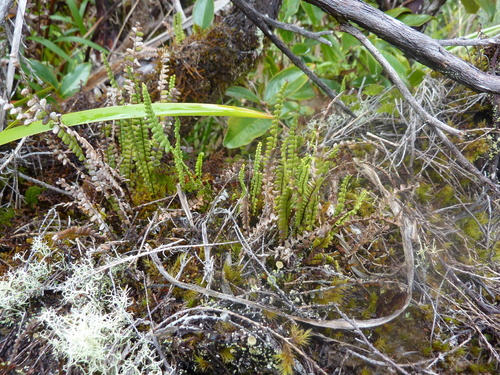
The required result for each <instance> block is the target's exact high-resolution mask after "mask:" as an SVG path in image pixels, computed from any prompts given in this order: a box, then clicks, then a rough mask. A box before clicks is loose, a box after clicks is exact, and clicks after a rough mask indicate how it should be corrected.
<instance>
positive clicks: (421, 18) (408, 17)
mask: <svg viewBox="0 0 500 375" xmlns="http://www.w3.org/2000/svg"><path fill="white" fill-rule="evenodd" d="M433 18H434V17H432V16H430V15H428V14H403V15H402V16H401V17H398V20H400V21H401V22H403V23H404V24H406V25H408V26H411V27H418V26H422V25H423V24H424V23H427V22H429V21H430V20H431V19H433Z"/></svg>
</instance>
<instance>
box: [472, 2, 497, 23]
mask: <svg viewBox="0 0 500 375" xmlns="http://www.w3.org/2000/svg"><path fill="white" fill-rule="evenodd" d="M476 2H477V3H478V4H479V6H480V7H481V9H483V10H484V11H485V12H486V13H487V14H488V16H489V17H490V20H491V21H492V20H493V18H494V17H495V14H496V10H497V2H496V0H476Z"/></svg>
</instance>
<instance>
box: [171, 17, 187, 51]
mask: <svg viewBox="0 0 500 375" xmlns="http://www.w3.org/2000/svg"><path fill="white" fill-rule="evenodd" d="M182 21H183V20H182V13H175V16H174V24H173V28H174V40H175V44H180V43H181V42H182V41H183V40H184V39H186V34H185V33H184V29H183V28H182Z"/></svg>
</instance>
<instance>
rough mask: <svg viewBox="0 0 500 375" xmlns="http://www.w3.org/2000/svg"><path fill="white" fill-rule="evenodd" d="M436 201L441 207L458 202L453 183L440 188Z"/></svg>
mask: <svg viewBox="0 0 500 375" xmlns="http://www.w3.org/2000/svg"><path fill="white" fill-rule="evenodd" d="M435 202H436V204H437V205H438V206H439V207H449V206H451V205H453V204H456V203H457V202H458V200H457V198H456V192H455V189H453V187H452V186H451V185H445V186H443V187H442V188H441V190H439V191H438V192H437V194H436V197H435Z"/></svg>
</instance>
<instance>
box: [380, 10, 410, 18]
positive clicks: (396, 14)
mask: <svg viewBox="0 0 500 375" xmlns="http://www.w3.org/2000/svg"><path fill="white" fill-rule="evenodd" d="M404 13H411V10H410V9H408V8H405V7H397V8H392V9H389V10H388V11H386V12H385V14H387V15H388V16H391V17H394V18H398V17H399V16H400V15H402V14H404Z"/></svg>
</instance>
